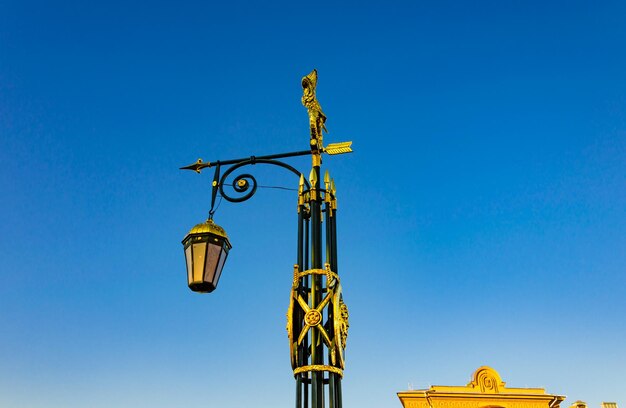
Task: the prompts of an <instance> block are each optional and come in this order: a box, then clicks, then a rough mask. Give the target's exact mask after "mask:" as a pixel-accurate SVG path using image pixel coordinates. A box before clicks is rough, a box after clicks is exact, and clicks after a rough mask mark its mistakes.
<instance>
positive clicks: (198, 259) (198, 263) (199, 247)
mask: <svg viewBox="0 0 626 408" xmlns="http://www.w3.org/2000/svg"><path fill="white" fill-rule="evenodd" d="M205 256H206V242H198V243H197V244H193V282H202V274H203V272H204V258H205Z"/></svg>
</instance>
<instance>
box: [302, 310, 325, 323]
mask: <svg viewBox="0 0 626 408" xmlns="http://www.w3.org/2000/svg"><path fill="white" fill-rule="evenodd" d="M304 321H305V322H306V324H308V325H309V326H317V325H318V324H320V323H321V322H322V314H321V313H320V312H318V311H317V310H315V309H311V310H309V311H308V313H307V314H305V315H304Z"/></svg>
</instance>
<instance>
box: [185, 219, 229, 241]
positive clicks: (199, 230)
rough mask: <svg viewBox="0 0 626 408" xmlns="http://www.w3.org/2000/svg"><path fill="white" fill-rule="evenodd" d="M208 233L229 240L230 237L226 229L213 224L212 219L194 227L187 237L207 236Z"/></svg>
mask: <svg viewBox="0 0 626 408" xmlns="http://www.w3.org/2000/svg"><path fill="white" fill-rule="evenodd" d="M207 232H208V233H211V234H214V235H218V236H220V237H223V238H226V239H228V235H226V231H224V228H222V227H220V226H219V225H217V224H216V223H215V222H213V220H212V219H211V218H209V219H208V220H206V221H205V222H203V223H200V224H198V225H196V226H195V227H193V228H192V229H191V230H190V231H189V233H188V234H187V235H191V234H205V233H207Z"/></svg>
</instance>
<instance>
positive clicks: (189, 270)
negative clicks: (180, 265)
mask: <svg viewBox="0 0 626 408" xmlns="http://www.w3.org/2000/svg"><path fill="white" fill-rule="evenodd" d="M185 259H186V260H187V284H190V283H191V282H193V280H192V277H193V274H192V272H193V270H192V264H193V262H192V261H193V258H192V257H191V245H189V246H188V247H187V248H185Z"/></svg>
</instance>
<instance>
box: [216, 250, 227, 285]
mask: <svg viewBox="0 0 626 408" xmlns="http://www.w3.org/2000/svg"><path fill="white" fill-rule="evenodd" d="M227 255H228V252H226V251H225V250H222V253H221V254H220V261H219V262H218V263H217V269H216V270H215V286H217V282H218V281H219V280H220V276H221V275H222V268H224V262H225V261H226V256H227Z"/></svg>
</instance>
